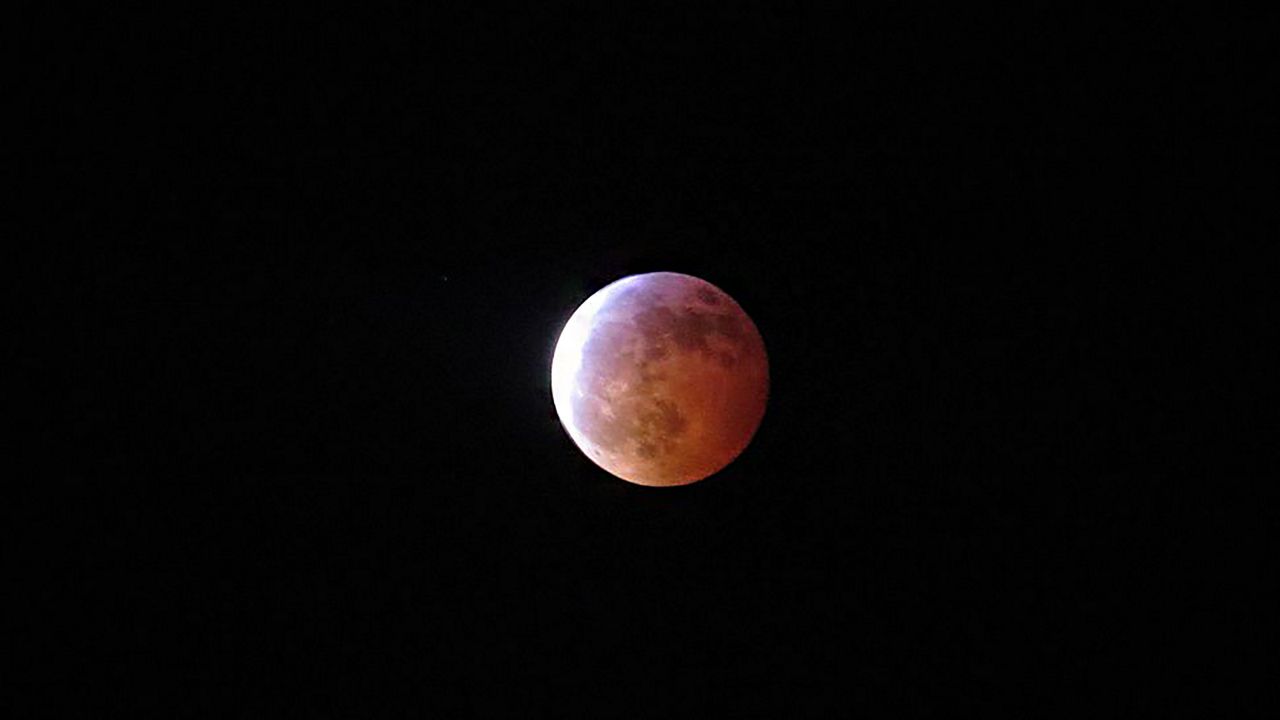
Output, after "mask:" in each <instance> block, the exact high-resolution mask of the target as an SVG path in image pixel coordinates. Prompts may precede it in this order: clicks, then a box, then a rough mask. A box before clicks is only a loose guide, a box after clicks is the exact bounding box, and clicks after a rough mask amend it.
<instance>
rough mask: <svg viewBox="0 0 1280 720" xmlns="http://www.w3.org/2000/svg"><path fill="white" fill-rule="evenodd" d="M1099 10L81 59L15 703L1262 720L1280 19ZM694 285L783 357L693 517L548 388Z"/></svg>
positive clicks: (523, 28) (56, 188)
mask: <svg viewBox="0 0 1280 720" xmlns="http://www.w3.org/2000/svg"><path fill="white" fill-rule="evenodd" d="M424 5H430V4H424ZM269 12H271V11H267V10H262V11H260V13H269ZM1075 12H1076V11H1075V10H1074V9H1072V10H1070V11H1066V10H1064V11H1061V12H1052V11H1043V10H1040V9H1037V10H1034V11H1033V10H1029V9H1024V10H1011V11H1008V12H1001V13H993V14H988V15H976V14H973V13H972V11H971V10H970V9H967V8H966V9H963V10H960V9H957V10H953V11H950V12H947V13H943V14H929V13H924V12H922V11H916V10H910V9H907V8H894V9H884V8H872V7H870V6H865V7H864V6H860V7H859V9H858V10H856V11H852V12H850V13H848V14H845V15H841V16H839V17H837V16H834V15H830V14H824V13H822V12H816V11H814V12H811V11H809V10H805V9H800V8H799V7H790V6H789V7H788V8H782V9H771V8H768V7H766V6H764V5H762V4H754V3H752V4H742V5H741V7H739V8H737V9H734V10H727V11H724V12H721V13H719V14H701V13H698V12H695V11H693V10H691V9H688V8H686V7H685V6H684V4H682V3H672V4H669V5H664V6H661V7H659V6H657V5H655V6H651V7H650V8H649V9H648V10H646V11H644V12H642V13H640V14H630V13H623V12H621V11H620V10H615V9H604V8H594V7H577V8H575V9H573V10H565V11H560V12H553V11H548V10H545V9H543V8H539V7H536V6H530V7H529V8H527V9H525V10H523V11H519V12H516V13H514V14H503V13H491V12H483V11H479V10H475V11H471V10H465V11H460V12H456V13H438V14H437V13H436V11H435V10H428V9H427V8H425V7H423V8H414V7H410V8H401V9H400V10H398V11H396V12H393V13H390V14H377V15H374V14H372V13H370V14H365V15H362V16H360V17H356V16H354V15H351V16H349V15H345V14H343V15H339V14H327V13H324V12H322V11H320V10H318V9H313V10H310V11H308V12H306V13H302V14H296V15H285V14H279V15H276V16H268V15H266V14H259V13H251V14H245V15H230V14H224V15H223V16H219V17H213V16H210V15H206V14H200V13H191V14H188V15H183V14H180V13H179V12H177V11H174V13H173V15H172V16H169V17H158V16H153V17H147V18H137V19H123V18H120V17H111V18H106V17H104V18H97V19H93V18H62V19H60V20H59V24H60V26H61V27H63V28H64V32H63V33H61V34H60V35H59V39H60V43H61V44H59V45H58V47H59V48H60V49H59V50H58V51H56V52H48V51H47V49H46V52H44V53H41V54H33V55H32V56H31V57H30V58H29V59H28V62H27V63H26V65H25V67H27V68H28V69H29V72H28V73H27V78H28V80H30V83H29V85H30V87H29V90H30V94H29V97H30V104H29V106H28V109H27V111H26V112H22V113H20V121H21V123H22V125H23V127H22V131H23V133H24V134H20V135H17V136H14V137H15V138H17V139H10V140H6V141H5V142H6V144H5V148H6V154H7V156H8V157H10V158H11V159H14V160H16V161H17V162H18V163H21V164H24V165H27V166H29V168H30V169H31V170H33V171H34V177H35V178H36V180H35V181H34V182H32V183H28V184H25V185H24V186H23V189H21V190H19V191H18V193H17V195H15V196H13V200H14V202H15V205H16V206H18V207H20V208H25V209H28V210H31V209H36V210H37V212H36V214H37V217H38V225H39V226H40V227H41V233H42V234H41V235H40V237H48V238H49V242H48V243H47V244H42V245H41V247H39V248H38V250H40V251H52V252H51V255H52V260H53V262H51V263H48V264H39V265H36V264H34V263H28V264H26V266H27V267H38V268H39V271H36V272H24V273H19V275H20V276H19V277H17V278H16V279H15V280H14V285H13V289H14V293H15V297H16V298H17V301H18V305H19V307H20V309H21V310H22V311H23V312H22V322H23V325H22V327H21V328H20V330H21V331H23V332H25V333H28V334H29V338H30V341H29V342H25V341H24V342H23V343H21V349H20V351H19V352H20V357H19V361H18V368H19V370H20V371H21V372H22V373H24V375H23V376H22V377H23V378H24V384H25V385H26V389H27V390H34V391H35V392H34V395H36V396H37V399H38V403H36V404H33V405H32V406H31V409H30V410H27V411H24V413H23V415H22V418H23V419H24V421H25V423H24V424H25V425H26V427H27V429H28V430H31V431H34V432H33V433H32V436H33V441H30V442H23V443H22V447H21V448H20V453H19V457H20V458H28V457H29V458H32V459H34V460H36V461H37V463H38V464H39V467H41V468H42V476H48V477H49V480H48V481H47V483H43V482H42V484H41V485H40V488H41V489H44V488H46V487H47V488H51V489H52V492H48V493H40V498H39V499H33V501H32V502H31V503H25V502H24V503H22V504H20V505H18V506H17V507H18V515H19V520H21V521H25V522H20V523H18V525H17V526H16V527H27V526H30V527H31V528H33V529H37V530H38V534H37V535H31V536H29V537H31V538H33V539H32V541H31V542H30V543H26V542H23V543H20V544H19V545H18V548H19V551H18V552H17V553H16V554H15V558H16V561H17V563H16V566H17V568H18V569H19V571H22V572H30V573H33V577H35V578H37V580H35V581H33V582H32V583H30V587H31V588H32V591H31V592H30V594H29V595H26V596H24V601H25V603H26V606H27V609H26V610H24V612H23V613H22V614H19V615H18V616H16V617H17V618H18V619H17V620H16V623H17V624H16V626H15V628H16V630H18V631H19V632H20V633H21V634H22V637H23V638H24V639H30V640H31V645H30V647H32V648H33V649H32V650H31V662H29V663H28V664H27V665H28V670H27V671H25V674H23V675H20V676H19V680H17V681H15V683H16V684H17V685H18V686H20V687H22V688H24V689H27V690H33V691H35V692H34V693H33V697H40V698H42V699H41V700H40V702H41V703H42V704H45V707H46V710H47V711H48V712H50V714H55V715H56V714H61V711H65V710H67V709H69V708H70V707H72V706H83V707H90V708H93V712H92V713H91V714H92V715H93V716H95V717H106V716H111V715H113V714H117V713H125V714H128V715H130V716H146V715H148V714H158V715H160V714H162V715H165V716H182V715H188V714H189V715H204V714H206V713H213V712H217V713H219V714H221V715H222V716H226V713H228V712H229V713H231V714H232V715H234V716H276V717H281V716H294V715H297V716H307V717H323V716H346V715H351V714H359V715H361V716H367V717H380V716H385V715H399V714H407V713H413V714H415V715H419V716H421V715H427V716H436V717H460V716H492V715H493V714H495V713H498V712H500V711H502V710H516V711H517V712H519V713H520V714H522V715H535V716H540V715H552V716H573V715H575V714H578V713H584V714H586V715H590V716H601V715H621V716H629V715H656V714H685V713H699V714H704V715H710V716H715V715H717V714H719V713H720V712H724V711H726V710H728V709H738V710H745V711H747V712H748V713H763V714H767V715H770V716H774V717H790V716H795V715H806V714H814V715H818V716H825V717H833V716H835V715H836V714H837V713H843V712H845V711H848V710H861V711H866V712H874V713H879V714H892V715H926V714H959V713H961V712H964V711H974V710H985V711H991V712H1001V711H1004V712H1009V711H1022V712H1027V711H1037V710H1039V709H1041V708H1046V707H1068V708H1072V709H1076V710H1082V711H1088V710H1098V709H1108V708H1115V709H1123V710H1130V711H1132V710H1138V709H1142V708H1150V707H1153V706H1171V705H1174V706H1180V707H1183V708H1197V709H1202V710H1212V709H1214V708H1219V709H1220V708H1223V707H1237V706H1239V707H1245V708H1248V707H1253V706H1254V704H1255V703H1256V702H1257V697H1256V696H1255V695H1254V694H1253V693H1252V691H1251V690H1250V687H1251V686H1250V685H1249V683H1250V682H1251V679H1250V678H1251V676H1250V674H1249V673H1248V672H1242V671H1239V670H1238V669H1237V668H1238V665H1239V664H1240V663H1243V658H1244V655H1243V654H1242V653H1243V652H1244V651H1243V647H1244V646H1245V645H1248V642H1247V640H1248V638H1249V637H1250V636H1251V632H1252V631H1251V630H1250V628H1251V625H1250V623H1249V622H1248V621H1247V620H1245V619H1244V618H1245V617H1246V616H1247V614H1248V611H1249V610H1252V609H1255V608H1256V604H1257V603H1258V600H1257V599H1256V597H1255V596H1254V595H1253V594H1251V593H1250V592H1248V591H1247V590H1244V589H1243V588H1242V587H1241V586H1239V585H1237V584H1233V583H1232V582H1230V581H1228V580H1226V579H1225V576H1226V573H1222V572H1218V571H1220V570H1222V569H1223V568H1230V569H1232V570H1236V569H1241V570H1244V571H1245V574H1246V575H1247V574H1248V567H1246V566H1248V563H1247V562H1246V561H1245V560H1244V559H1243V557H1242V553H1243V552H1244V550H1243V547H1242V545H1243V541H1240V542H1239V543H1237V541H1235V540H1234V539H1231V538H1233V537H1234V536H1233V535H1231V533H1230V532H1229V531H1233V530H1236V529H1238V528H1239V525H1240V522H1241V521H1240V519H1239V517H1240V516H1239V515H1237V513H1236V511H1237V510H1238V509H1239V503H1241V502H1243V499H1244V498H1247V497H1251V493H1252V492H1253V491H1252V490H1251V486H1250V485H1249V482H1248V480H1247V479H1246V478H1251V477H1254V476H1253V475H1250V473H1251V472H1253V471H1252V470H1251V466H1250V465H1249V463H1250V459H1249V458H1250V453H1251V452H1253V450H1254V449H1256V447H1257V446H1255V445H1250V444H1249V443H1248V442H1247V441H1246V440H1245V439H1244V437H1245V436H1244V434H1243V433H1242V432H1241V431H1240V429H1241V428H1242V427H1243V426H1245V425H1246V424H1248V423H1247V422H1246V420H1245V419H1243V418H1244V416H1243V415H1242V412H1241V409H1242V408H1246V407H1249V406H1250V403H1251V400H1250V398H1251V397H1252V394H1253V393H1254V392H1256V388H1257V385H1255V384H1254V380H1255V379H1257V378H1259V377H1260V376H1261V371H1262V368H1263V367H1264V363H1263V361H1262V358H1261V355H1260V352H1261V351H1260V350H1259V349H1258V348H1259V347H1260V346H1261V343H1260V342H1259V341H1258V340H1256V338H1258V337H1259V336H1260V334H1261V333H1262V331H1263V328H1264V327H1266V325H1267V323H1266V322H1265V319H1264V318H1265V316H1264V309H1263V305H1262V304H1261V303H1260V302H1255V301H1253V299H1254V298H1255V297H1256V296H1255V295H1254V294H1252V293H1253V292H1254V289H1255V288H1256V289H1260V288H1261V287H1263V285H1264V282H1265V278H1267V277H1269V273H1272V272H1273V271H1274V269H1275V268H1274V265H1271V266H1267V265H1265V264H1261V263H1249V264H1244V263H1239V262H1237V261H1238V260H1241V259H1243V257H1244V255H1243V252H1242V250H1240V249H1239V245H1238V244H1237V241H1238V240H1240V239H1243V238H1244V237H1245V236H1247V235H1249V234H1250V233H1251V232H1252V230H1253V229H1254V227H1253V226H1252V225H1250V224H1249V221H1248V220H1247V218H1246V216H1245V214H1244V212H1243V199H1242V197H1243V195H1244V193H1246V192H1247V191H1248V190H1249V189H1250V187H1251V185H1250V181H1249V180H1247V177H1246V174H1245V173H1244V172H1243V158H1245V157H1247V156H1250V155H1251V154H1252V153H1254V152H1255V149H1254V148H1253V146H1251V145H1250V141H1249V140H1248V139H1247V138H1248V137H1249V135H1248V133H1249V131H1255V130H1257V129H1259V128H1261V124H1260V123H1259V122H1256V120H1255V119H1256V117H1257V115H1258V111H1257V108H1259V107H1261V106H1260V104H1255V102H1256V101H1255V100H1254V99H1253V98H1256V97H1258V96H1259V95H1260V94H1261V93H1262V92H1263V89H1264V88H1265V87H1268V86H1267V85H1265V84H1264V83H1262V81H1261V80H1258V79H1255V78H1254V76H1253V75H1251V74H1250V73H1248V72H1247V69H1248V68H1250V67H1252V66H1253V63H1252V61H1253V56H1252V55H1250V54H1249V51H1248V50H1247V49H1246V47H1245V46H1243V45H1242V44H1241V43H1240V42H1238V41H1237V40H1232V39H1230V38H1234V37H1236V36H1234V35H1232V33H1231V32H1220V31H1222V30H1224V29H1225V28H1226V26H1227V25H1230V27H1232V28H1234V27H1237V26H1247V25H1248V24H1249V22H1250V19H1249V18H1229V19H1220V20H1219V21H1217V23H1216V24H1214V25H1212V26H1211V27H1208V26H1205V25H1202V24H1199V22H1198V21H1193V20H1192V19H1191V18H1183V17H1177V16H1173V15H1168V14H1165V15H1141V14H1135V15H1131V16H1120V15H1116V16H1098V17H1091V18H1083V17H1079V16H1076V15H1075ZM1228 102H1229V103H1231V107H1232V108H1234V109H1235V110H1234V111H1233V112H1230V113H1224V112H1220V109H1221V108H1222V107H1224V105H1225V104H1226V103H1228ZM1215 109H1216V110H1218V111H1216V110H1215ZM37 137H38V138H41V139H39V140H36V139H34V138H37ZM21 138H29V139H28V140H25V141H24V140H22V139H21ZM29 249H30V248H29ZM42 259H43V256H42ZM19 266H20V267H21V266H22V265H21V264H20V265H19ZM654 270H673V271H679V272H686V273H690V274H694V275H697V276H700V277H703V278H705V279H707V280H709V281H711V282H713V283H715V284H716V285H718V286H720V287H722V288H723V289H725V290H726V291H727V292H729V293H730V294H731V295H733V296H734V297H735V298H736V299H737V300H738V301H739V302H740V303H741V304H742V305H743V306H744V307H745V308H746V310H747V311H748V312H749V313H750V314H751V315H752V317H753V318H754V320H755V321H756V324H757V325H758V327H759V328H760V331H761V333H762V335H763V337H764V339H765V342H766V344H767V347H768V351H769V354H770V358H771V362H772V397H771V400H770V405H769V410H768V412H767V414H766V417H765V420H764V423H763V425H762V427H761V429H760V431H759V433H758V435H757V436H756V439H755V441H754V442H753V444H752V445H751V447H750V448H749V449H748V451H747V452H746V453H745V454H744V455H743V456H742V457H741V458H740V459H739V460H738V461H736V462H735V463H734V464H732V465H731V466H730V467H729V468H727V469H726V470H725V471H723V472H722V473H720V474H719V475H717V476H715V477H713V478H711V479H709V480H707V481H705V482H702V483H699V484H697V485H694V486H690V487H686V488H679V489H671V490H659V491H655V490H652V489H644V488H639V487H634V486H630V485H627V484H625V483H622V482H621V481H618V480H616V479H614V478H612V477H610V476H608V475H607V474H605V473H604V472H602V471H600V470H599V469H597V468H595V467H594V466H592V465H591V464H590V463H589V462H588V461H587V460H586V459H585V458H584V457H583V456H582V455H581V454H580V453H579V452H578V451H577V450H576V449H575V448H574V447H573V445H572V443H571V441H570V440H569V439H568V437H567V435H565V433H564V432H563V431H562V430H561V428H560V426H559V424H558V422H557V420H556V416H555V412H554V409H553V407H552V404H551V399H550V387H549V368H550V359H551V351H552V348H553V345H554V342H555V339H556V336H557V333H558V331H559V329H560V327H561V325H562V324H563V323H564V321H565V320H566V319H567V318H568V316H569V314H570V313H572V311H573V310H574V309H575V307H576V306H577V304H578V303H580V302H581V301H582V300H584V299H585V298H586V297H588V296H589V295H590V294H591V293H593V292H594V291H596V290H597V289H599V288H600V287H602V286H604V285H605V284H607V283H609V282H611V281H613V280H615V279H617V278H619V277H621V276H623V275H626V274H631V273H636V272H645V271H654ZM1222 288H1232V289H1233V290H1236V291H1239V290H1244V291H1245V293H1246V294H1248V298H1246V299H1247V300H1249V301H1248V302H1237V298H1236V296H1234V295H1232V296H1230V297H1229V296H1228V294H1227V292H1226V291H1225V290H1223V289H1222ZM1228 317H1229V318H1230V319H1231V320H1232V322H1230V323H1227V322H1223V321H1222V320H1221V319H1222V318H1228ZM1241 328H1246V329H1245V330H1242V329H1241ZM24 337H28V336H24ZM46 350H48V351H50V352H45V351H46ZM1224 359H1226V360H1227V362H1226V363H1225V364H1226V365H1229V366H1230V368H1229V369H1228V370H1224V371H1222V372H1220V373H1211V375H1212V379H1211V380H1206V379H1201V375H1198V374H1197V371H1199V370H1201V369H1203V368H1204V367H1205V366H1207V365H1208V364H1210V363H1217V362H1220V361H1222V360H1224ZM1193 376H1194V377H1196V378H1197V379H1195V380H1192V379H1191V378H1192V377H1193ZM1206 408H1210V409H1206ZM1231 444H1236V445H1237V446H1238V447H1237V450H1235V451H1232V452H1223V451H1221V450H1220V449H1219V448H1221V447H1224V446H1226V445H1231ZM22 537H23V538H27V537H28V536H26V535H23V536H22ZM34 538H39V539H38V540H36V539H34ZM1232 577H1235V575H1232ZM46 670H49V671H52V672H51V673H49V674H46V673H45V672H44V671H46ZM50 678H52V679H50ZM139 713H141V714H139ZM175 713H176V715H175Z"/></svg>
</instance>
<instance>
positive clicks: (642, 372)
mask: <svg viewBox="0 0 1280 720" xmlns="http://www.w3.org/2000/svg"><path fill="white" fill-rule="evenodd" d="M768 394H769V361H768V358H767V356H766V355H765V350H764V341H763V340H762V339H761V338H760V332H759V331H758V330H757V329H756V326H755V323H753V322H752V321H751V318H750V317H748V316H747V314H746V312H744V311H743V309H742V308H741V307H739V305H738V303H737V302H735V301H734V300H733V298H731V297H729V296H728V295H727V294H726V293H725V292H724V291H723V290H721V289H720V288H718V287H716V286H715V285H712V284H711V283H709V282H707V281H705V280H701V279H699V278H696V277H693V276H690V275H682V274H680V273H672V272H656V273H646V274H643V275H632V276H630V277H625V278H623V279H621V280H618V281H617V282H615V283H613V284H611V285H608V286H606V287H605V288H603V289H601V290H600V291H599V292H597V293H596V294H594V295H592V296H591V297H590V298H588V299H587V301H586V302H584V303H583V304H582V305H581V306H580V307H579V308H578V309H577V310H576V311H575V312H574V313H573V315H572V317H570V318H569V322H568V323H567V324H566V325H565V327H564V330H563V331H562V332H561V333H560V339H559V341H558V342H557V343H556V350H555V355H554V356H553V358H552V361H551V395H552V398H553V400H554V402H555V407H556V413H557V414H558V415H559V416H560V422H561V424H563V425H564V428H565V430H566V431H568V433H569V436H570V437H571V438H573V441H574V443H575V444H577V446H578V448H580V449H581V450H582V452H583V453H585V454H586V455H587V457H589V458H591V460H592V461H593V462H594V463H595V464H596V465H599V466H600V467H601V468H604V469H605V470H607V471H608V472H610V473H612V474H613V475H616V476H617V477H620V478H622V479H623V480H626V481H628V482H633V483H636V484H638V485H653V486H663V485H687V484H689V483H693V482H697V481H699V480H702V479H703V478H705V477H707V476H709V475H711V474H713V473H716V472H718V471H720V470H721V469H722V468H724V467H725V466H726V465H728V464H729V463H730V462H732V461H733V459H734V458H736V457H737V456H738V455H739V454H740V453H741V452H742V451H743V450H744V449H746V447H747V444H748V443H750V442H751V437H752V436H753V435H754V434H755V432H756V429H757V428H758V427H759V426H760V420H761V418H763V417H764V408H765V403H766V401H767V400H768Z"/></svg>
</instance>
